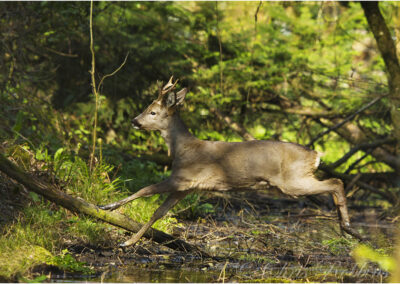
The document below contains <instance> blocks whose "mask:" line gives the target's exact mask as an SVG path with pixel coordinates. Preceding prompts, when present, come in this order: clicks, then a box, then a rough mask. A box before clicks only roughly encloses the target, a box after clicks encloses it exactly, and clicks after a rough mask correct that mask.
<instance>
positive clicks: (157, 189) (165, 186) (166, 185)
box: [98, 179, 176, 210]
mask: <svg viewBox="0 0 400 284" xmlns="http://www.w3.org/2000/svg"><path fill="white" fill-rule="evenodd" d="M175 189H176V187H175V186H174V185H173V184H172V182H171V181H170V180H169V179H166V180H164V181H162V182H159V183H156V184H152V185H149V186H146V187H144V188H142V189H140V190H139V191H138V192H136V193H134V194H132V195H130V196H128V197H126V198H124V199H121V200H119V201H116V202H113V203H110V204H107V205H101V206H98V207H99V208H100V209H103V210H115V209H117V208H119V207H121V206H122V205H124V204H126V203H128V202H130V201H133V200H135V199H137V198H139V197H145V196H151V195H154V194H157V193H165V192H172V191H175Z"/></svg>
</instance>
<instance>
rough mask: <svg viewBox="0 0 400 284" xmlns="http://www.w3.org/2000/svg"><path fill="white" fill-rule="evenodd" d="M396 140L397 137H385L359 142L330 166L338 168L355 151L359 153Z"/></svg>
mask: <svg viewBox="0 0 400 284" xmlns="http://www.w3.org/2000/svg"><path fill="white" fill-rule="evenodd" d="M395 141H396V139H395V138H385V139H378V140H375V141H373V142H370V143H363V144H359V145H357V146H355V147H353V148H351V150H350V151H349V152H347V153H346V154H345V155H344V156H343V157H342V158H340V159H339V160H337V161H336V162H334V163H332V164H330V165H329V167H330V168H332V169H334V168H337V167H338V166H340V165H341V164H343V163H345V162H346V161H347V160H348V159H350V158H351V156H353V155H354V154H355V153H357V152H358V151H360V150H369V149H371V151H372V150H373V149H375V148H377V147H379V146H381V145H384V144H389V143H394V142H395Z"/></svg>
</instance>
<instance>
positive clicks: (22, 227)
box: [0, 1, 398, 281]
mask: <svg viewBox="0 0 400 284" xmlns="http://www.w3.org/2000/svg"><path fill="white" fill-rule="evenodd" d="M258 5H259V3H258V2H218V3H217V2H179V1H178V2H96V3H94V19H93V20H94V35H95V39H94V41H95V51H96V59H97V60H96V71H97V74H98V75H99V76H100V77H101V76H102V75H104V74H109V73H111V72H112V71H114V70H115V68H116V67H117V66H119V64H120V63H121V62H122V61H123V59H124V58H125V56H126V54H127V53H128V52H129V53H130V55H129V57H128V61H127V63H126V64H125V66H124V67H123V68H122V69H121V70H120V71H119V72H118V73H117V74H116V75H115V76H113V77H111V78H107V79H106V81H105V82H104V84H103V87H102V89H101V90H100V97H99V99H100V100H99V113H98V114H99V116H98V118H99V123H98V129H97V133H98V137H99V139H101V141H102V147H101V148H100V147H98V148H97V152H96V157H97V159H98V160H97V163H96V165H95V167H94V168H93V170H92V171H91V170H90V169H89V166H88V157H89V152H90V147H89V145H91V143H92V142H93V141H91V139H92V138H91V132H92V130H93V129H92V125H93V113H94V106H95V104H94V97H93V95H92V94H91V91H90V81H89V74H88V72H87V70H89V69H90V58H91V57H90V51H89V48H88V45H89V37H88V34H89V32H88V29H89V27H88V25H89V20H88V12H89V3H87V2H51V1H50V2H33V3H26V4H25V3H19V2H0V9H1V10H2V11H3V14H2V17H1V19H0V31H1V34H2V45H1V47H0V50H1V56H0V101H1V107H0V120H1V122H2V123H1V124H0V151H1V152H2V153H5V154H6V155H8V156H9V157H10V158H11V159H13V160H14V161H15V162H16V163H18V165H20V166H21V167H23V168H24V169H25V170H26V171H30V172H34V173H35V174H38V175H40V176H41V178H44V179H47V180H49V181H50V182H51V183H53V184H55V185H58V186H60V187H61V188H63V189H64V190H65V191H66V192H67V193H69V194H72V195H74V196H79V197H81V198H84V199H85V200H88V201H89V202H93V203H95V204H106V203H108V202H111V201H115V200H118V199H120V198H122V197H125V196H128V195H129V194H132V192H135V191H137V190H139V189H140V188H142V187H143V186H146V185H149V184H152V183H155V182H159V181H160V180H162V179H164V178H165V177H167V176H169V174H170V168H166V167H164V166H161V165H159V164H158V163H157V162H154V161H145V160H146V159H145V158H143V156H144V155H149V154H151V155H155V154H160V155H163V156H166V153H167V151H166V150H167V149H166V146H165V143H164V141H163V139H162V138H161V137H160V135H159V133H155V132H143V131H138V130H135V129H132V127H131V119H132V118H133V117H135V116H136V115H137V114H139V113H140V112H141V111H142V110H143V109H144V108H145V107H146V106H147V105H148V104H149V102H151V101H152V100H153V99H154V98H155V94H156V92H157V86H156V81H157V80H164V81H165V80H166V79H168V78H169V77H170V75H171V74H173V75H175V77H177V78H180V82H179V86H178V87H183V86H185V87H189V89H190V93H189V95H188V98H187V100H186V104H185V109H184V111H183V112H182V116H183V119H184V120H185V122H187V124H188V126H189V128H190V129H191V131H192V132H193V133H194V134H195V135H196V136H197V137H199V138H200V139H208V140H221V141H241V140H242V137H240V136H239V135H238V134H237V133H236V132H235V131H233V130H232V129H230V128H229V127H227V125H226V124H225V123H224V122H223V121H221V120H220V119H218V118H217V117H216V116H215V115H214V114H213V112H212V111H211V110H210V108H211V107H214V108H217V109H218V110H220V111H221V112H222V113H224V114H226V115H228V116H229V117H230V118H231V119H232V121H234V122H238V123H240V124H242V125H243V126H244V127H245V128H246V129H247V130H248V131H249V132H250V133H251V134H252V135H253V136H254V137H256V138H257V139H279V140H284V141H290V142H296V143H300V144H307V143H308V142H309V141H310V140H311V139H312V138H313V137H315V136H316V135H317V134H318V133H320V132H322V131H323V130H325V129H326V128H327V127H329V126H332V125H334V124H335V123H336V122H337V120H338V119H342V118H344V117H346V116H347V115H349V114H351V113H353V112H354V111H356V110H358V109H359V108H360V107H361V106H363V105H365V103H367V102H369V101H371V100H372V99H373V98H374V97H375V96H377V95H381V94H384V93H387V92H388V87H387V76H386V74H385V66H384V62H383V60H382V59H381V57H380V56H379V54H378V53H377V52H376V48H375V46H374V40H373V38H372V36H371V34H370V33H369V32H368V24H367V21H366V19H365V16H364V13H363V11H362V9H361V7H360V5H359V3H357V2H349V3H346V4H343V3H337V2H315V3H314V2H263V3H262V5H261V6H260V7H259V10H258V12H257V21H255V18H256V17H255V12H256V11H257V8H258ZM379 5H380V7H381V10H382V12H383V13H384V16H385V18H386V21H387V23H388V26H389V28H390V29H391V32H393V35H394V37H395V36H396V33H395V30H394V28H395V27H396V24H395V23H396V22H397V21H398V19H397V18H398V15H397V14H396V13H394V11H397V8H398V7H396V6H395V5H396V4H394V3H391V2H382V3H380V4H379ZM394 8H396V9H394ZM21 19H23V20H21ZM220 51H222V53H221V52H220ZM390 107H391V106H390V100H389V99H387V98H385V99H382V100H381V101H380V102H379V103H377V104H375V105H374V106H373V107H371V108H370V109H368V110H367V111H366V112H364V113H361V114H359V115H357V116H356V118H355V119H354V120H353V123H354V125H356V126H357V127H359V129H360V130H361V132H362V133H363V134H364V135H365V136H366V137H367V139H370V140H373V139H378V138H382V137H387V136H389V135H391V133H392V132H393V130H394V129H393V121H392V119H393V117H391V116H390ZM301 111H307V112H308V113H309V114H303V113H302V112H301ZM321 113H322V115H321ZM326 113H328V115H326ZM359 133H360V132H357V131H354V133H350V134H352V135H353V134H354V135H356V134H359ZM352 147H354V145H353V143H351V141H349V139H346V137H344V136H343V135H338V134H337V133H334V132H331V133H330V134H328V135H326V136H324V137H323V138H322V139H320V140H318V141H317V142H316V143H315V145H314V148H315V149H316V150H318V151H320V152H324V153H325V156H324V157H323V160H324V162H325V163H326V164H329V163H333V162H334V161H337V160H338V159H339V158H340V157H342V156H343V155H344V154H345V153H347V152H348V151H349V150H350V149H351V148H352ZM387 151H388V152H390V153H392V152H391V151H392V148H391V147H388V148H387ZM394 152H395V151H394V150H393V153H394ZM364 154H365V152H363V151H359V152H357V153H356V154H355V155H353V156H352V157H351V158H350V159H349V160H347V161H346V162H345V163H343V164H342V165H341V166H340V167H338V168H337V169H336V170H338V171H339V172H345V171H347V170H349V174H357V173H367V172H368V173H376V172H387V171H392V169H391V168H390V167H389V166H388V165H386V164H384V163H382V162H379V161H377V160H376V158H375V157H372V156H371V155H367V157H366V158H364V159H363V160H362V161H361V162H360V163H358V164H357V165H356V166H354V167H353V168H352V169H349V167H350V166H351V165H352V164H353V163H354V162H356V161H357V160H358V159H360V158H361V157H363V156H364ZM154 160H156V159H154ZM160 164H164V163H160ZM379 186H380V184H379ZM382 190H384V189H382ZM387 191H390V192H391V193H393V195H394V196H396V194H397V193H398V187H395V186H393V185H391V186H390V187H389V188H388V189H387ZM359 192H361V194H365V192H363V191H362V190H360V191H357V192H356V193H355V195H354V196H353V198H354V200H357V201H356V202H364V203H365V204H374V205H380V206H382V207H383V208H384V209H389V208H388V207H389V206H391V204H388V201H383V200H376V198H377V197H376V196H375V195H371V196H372V197H373V198H371V196H368V198H364V199H363V200H362V201H358V199H357V197H358V196H357V194H359ZM361 194H360V195H361ZM397 195H398V194H397ZM29 197H30V200H29V206H27V207H26V208H24V210H22V212H21V214H20V215H19V217H18V219H17V220H16V221H15V222H14V223H12V224H11V223H10V224H6V226H5V228H4V233H3V234H2V235H1V237H0V263H2V261H1V260H2V259H8V258H10V255H11V253H12V252H13V251H21V253H22V254H21V256H20V257H16V259H17V260H16V262H23V261H25V260H24V258H23V255H30V254H31V255H34V257H35V258H36V255H46V254H47V253H45V252H46V251H47V252H49V253H51V254H54V255H59V260H60V265H63V264H62V263H63V262H64V263H69V264H68V265H70V266H71V267H74V266H77V267H79V266H80V264H79V263H74V261H73V260H72V259H71V257H72V256H71V255H69V254H68V253H66V252H64V254H63V251H62V249H63V246H64V243H63V238H67V239H71V240H79V241H84V242H89V243H92V244H96V243H97V244H101V243H105V242H107V240H108V239H109V237H110V230H111V229H110V227H108V226H107V225H104V224H101V223H97V222H96V221H95V220H92V219H90V218H82V217H79V218H78V217H76V216H71V215H70V214H68V212H66V211H64V210H63V209H60V208H55V207H54V206H52V205H50V204H48V203H47V202H44V201H43V200H42V199H41V198H40V197H39V196H38V195H36V194H30V195H29ZM164 198H165V196H153V197H149V198H143V199H140V200H136V201H134V202H132V203H130V204H129V205H127V206H125V207H124V208H122V209H121V210H122V211H123V212H124V213H125V214H127V215H129V216H130V217H132V218H134V219H135V220H137V221H140V222H145V221H147V220H148V219H149V218H150V216H151V214H152V213H153V212H154V210H155V209H156V208H157V207H158V206H159V204H160V203H161V202H162V201H163V200H164ZM378 198H379V197H378ZM390 202H392V201H391V200H390ZM182 210H184V211H183V212H185V214H186V213H189V214H188V216H190V217H191V218H195V217H196V216H199V215H205V214H209V213H212V212H213V211H214V208H213V206H212V205H211V204H209V203H204V202H202V201H201V200H200V198H199V196H198V195H197V194H192V195H190V196H188V197H186V198H185V199H184V200H183V201H182V202H181V203H180V204H179V205H178V206H177V208H176V209H175V212H178V213H179V212H181V211H182ZM177 222H178V221H177V220H176V219H175V218H174V217H172V215H168V216H167V217H166V218H164V219H162V220H160V221H159V222H157V223H156V225H155V227H156V228H159V229H163V230H169V229H170V228H171V225H176V223H177ZM323 244H324V245H325V246H328V248H329V249H330V251H331V252H332V254H334V255H341V253H342V252H345V251H348V250H350V249H352V248H353V247H354V244H353V243H351V242H349V241H348V240H346V239H342V238H339V239H332V240H327V241H324V243H323ZM38 248H40V249H38ZM41 250H42V251H41ZM363 250H365V249H362V250H361V251H363ZM37 259H38V260H40V259H41V257H40V256H38V257H37ZM35 263H36V262H34V261H31V260H29V261H26V263H25V264H24V265H26V266H27V267H30V266H32V265H34V264H35ZM16 265H17V266H18V267H19V268H15V269H14V268H11V270H10V268H9V267H8V268H4V265H3V267H1V266H0V274H2V273H3V274H2V275H4V274H5V275H10V273H12V271H13V270H15V271H20V272H21V273H22V274H23V273H26V271H27V270H26V268H22V267H24V266H22V265H21V266H19V265H20V264H16ZM2 269H3V270H2ZM4 269H6V270H7V272H4V271H5V270H4ZM7 273H8V274H7ZM37 281H40V279H37ZM281 281H283V280H281Z"/></svg>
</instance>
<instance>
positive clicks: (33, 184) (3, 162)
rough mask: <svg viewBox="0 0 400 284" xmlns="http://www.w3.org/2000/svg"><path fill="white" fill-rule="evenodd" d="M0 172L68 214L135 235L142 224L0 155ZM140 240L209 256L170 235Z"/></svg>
mask: <svg viewBox="0 0 400 284" xmlns="http://www.w3.org/2000/svg"><path fill="white" fill-rule="evenodd" d="M0 171H2V172H3V173H4V174H6V175H7V176H9V177H10V178H12V179H14V180H16V181H17V182H19V183H21V184H23V185H24V186H25V187H26V188H27V189H28V190H30V191H33V192H35V193H37V194H39V195H41V196H43V197H44V198H46V199H48V200H50V201H52V202H54V203H56V204H57V205H60V206H62V207H64V208H66V209H68V210H70V211H72V212H76V213H84V214H86V215H89V216H92V217H95V218H98V219H100V220H102V221H105V222H107V223H109V224H111V225H114V226H117V227H120V228H123V229H125V230H128V231H131V232H133V233H136V232H137V231H139V230H140V228H141V227H142V224H140V223H138V222H135V221H134V220H132V219H130V218H128V217H126V216H125V215H122V214H120V213H118V212H115V211H105V210H101V209H100V208H98V207H97V206H96V205H94V204H91V203H88V202H86V201H84V200H83V199H80V198H75V197H72V196H70V195H68V194H66V193H65V192H63V191H61V190H59V189H57V188H55V187H54V186H51V185H50V184H47V183H45V182H43V181H41V180H39V179H37V178H35V177H33V176H31V175H29V174H27V173H25V172H24V171H22V170H21V169H19V168H18V167H17V166H16V165H14V164H13V163H12V162H10V161H9V160H8V159H7V158H6V157H4V156H3V155H1V154H0ZM144 237H146V238H148V239H153V240H154V241H156V242H158V243H160V244H163V245H165V246H167V247H170V248H172V249H176V250H181V251H185V252H196V253H199V254H200V255H202V256H204V257H209V256H208V254H207V253H205V252H202V251H201V250H200V249H199V248H197V247H196V246H193V245H191V244H188V243H186V242H184V241H182V240H179V239H176V238H174V237H173V236H171V235H169V234H166V233H164V232H161V231H159V230H156V229H153V228H150V229H149V230H148V231H147V232H146V233H145V234H144Z"/></svg>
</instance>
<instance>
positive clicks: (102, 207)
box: [97, 203, 117, 210]
mask: <svg viewBox="0 0 400 284" xmlns="http://www.w3.org/2000/svg"><path fill="white" fill-rule="evenodd" d="M97 207H99V208H100V209H102V210H114V209H117V207H116V206H115V205H114V204H112V203H111V204H107V205H100V206H97Z"/></svg>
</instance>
